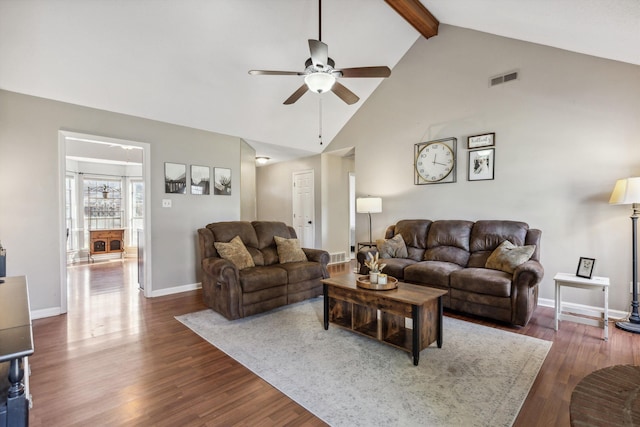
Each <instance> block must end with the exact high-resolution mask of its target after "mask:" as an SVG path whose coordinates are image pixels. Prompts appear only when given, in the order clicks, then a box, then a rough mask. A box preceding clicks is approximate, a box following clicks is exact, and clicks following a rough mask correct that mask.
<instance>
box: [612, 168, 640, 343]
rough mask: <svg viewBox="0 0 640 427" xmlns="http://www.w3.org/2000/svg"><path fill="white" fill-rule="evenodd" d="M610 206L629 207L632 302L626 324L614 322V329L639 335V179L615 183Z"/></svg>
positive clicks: (628, 179)
mask: <svg viewBox="0 0 640 427" xmlns="http://www.w3.org/2000/svg"><path fill="white" fill-rule="evenodd" d="M609 203H610V204H614V205H631V209H632V214H631V239H632V240H631V263H632V281H631V283H632V288H633V300H632V301H631V315H630V316H629V321H628V322H616V327H618V328H620V329H622V330H624V331H627V332H633V333H635V334H640V314H639V313H638V214H640V206H639V205H638V204H639V203H640V177H635V178H624V179H619V180H618V181H616V185H615V187H614V188H613V193H611V198H610V199H609Z"/></svg>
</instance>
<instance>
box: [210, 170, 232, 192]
mask: <svg viewBox="0 0 640 427" xmlns="http://www.w3.org/2000/svg"><path fill="white" fill-rule="evenodd" d="M213 178H214V184H213V194H215V195H218V196H230V195H231V169H228V168H214V172H213Z"/></svg>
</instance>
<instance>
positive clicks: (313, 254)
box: [302, 248, 331, 279]
mask: <svg viewBox="0 0 640 427" xmlns="http://www.w3.org/2000/svg"><path fill="white" fill-rule="evenodd" d="M302 250H303V251H304V254H305V255H306V256H307V260H309V261H311V262H317V263H320V265H322V276H323V277H324V278H325V279H328V278H329V270H327V264H329V261H330V259H331V257H330V256H329V252H327V251H325V250H322V249H310V248H302Z"/></svg>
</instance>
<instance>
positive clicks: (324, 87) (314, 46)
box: [249, 0, 391, 105]
mask: <svg viewBox="0 0 640 427" xmlns="http://www.w3.org/2000/svg"><path fill="white" fill-rule="evenodd" d="M321 12H322V0H318V17H319V19H318V21H319V23H318V27H319V34H318V40H313V39H310V40H309V51H310V52H311V57H310V58H309V59H307V60H306V62H305V68H304V71H267V70H250V71H249V74H251V75H270V76H304V84H303V85H302V86H300V87H299V88H298V90H296V91H295V92H293V94H292V95H291V96H290V97H289V98H287V99H286V100H285V101H284V104H285V105H290V104H293V103H294V102H296V101H297V100H298V99H300V97H301V96H302V95H304V94H305V93H306V92H307V91H308V90H310V91H312V92H316V93H323V92H328V91H331V92H333V93H335V94H336V95H337V96H338V98H340V99H342V100H343V101H344V102H346V103H347V104H349V105H351V104H355V103H356V102H358V100H359V99H360V98H358V96H357V95H356V94H355V93H353V92H351V91H350V90H349V89H347V88H346V87H345V86H344V85H342V84H341V83H340V82H338V81H337V80H338V79H340V78H343V77H345V78H346V77H349V78H351V77H389V76H390V75H391V70H390V69H389V67H385V66H381V67H356V68H342V69H337V68H335V66H336V64H335V62H334V61H333V59H331V58H329V47H328V46H327V45H326V44H325V43H323V42H322V32H321V29H322V13H321Z"/></svg>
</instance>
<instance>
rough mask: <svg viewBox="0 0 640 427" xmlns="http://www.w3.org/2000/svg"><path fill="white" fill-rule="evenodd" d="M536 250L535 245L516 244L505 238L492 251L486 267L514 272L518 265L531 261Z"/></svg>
mask: <svg viewBox="0 0 640 427" xmlns="http://www.w3.org/2000/svg"><path fill="white" fill-rule="evenodd" d="M535 250H536V247H535V246H534V245H527V246H516V245H514V244H513V243H511V242H510V241H508V240H505V241H504V242H502V243H501V244H500V246H498V247H497V248H496V249H495V250H494V251H493V252H492V253H491V255H490V256H489V258H488V259H487V263H486V264H485V267H486V268H490V269H493V270H500V271H504V272H505V273H512V274H513V272H514V271H515V269H516V267H518V266H519V265H520V264H524V263H525V262H527V261H529V258H531V255H533V252H534V251H535Z"/></svg>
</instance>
